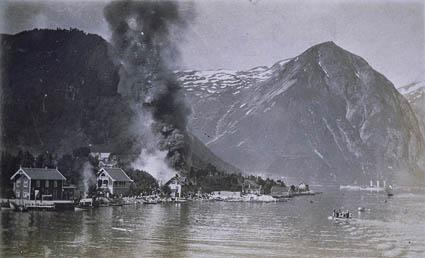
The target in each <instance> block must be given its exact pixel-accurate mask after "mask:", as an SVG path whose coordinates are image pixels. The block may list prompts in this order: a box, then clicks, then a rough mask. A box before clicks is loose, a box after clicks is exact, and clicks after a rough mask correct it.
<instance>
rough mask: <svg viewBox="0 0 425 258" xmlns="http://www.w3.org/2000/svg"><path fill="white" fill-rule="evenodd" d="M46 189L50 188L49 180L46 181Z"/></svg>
mask: <svg viewBox="0 0 425 258" xmlns="http://www.w3.org/2000/svg"><path fill="white" fill-rule="evenodd" d="M44 186H45V187H46V188H47V187H49V180H46V183H45V185H44Z"/></svg>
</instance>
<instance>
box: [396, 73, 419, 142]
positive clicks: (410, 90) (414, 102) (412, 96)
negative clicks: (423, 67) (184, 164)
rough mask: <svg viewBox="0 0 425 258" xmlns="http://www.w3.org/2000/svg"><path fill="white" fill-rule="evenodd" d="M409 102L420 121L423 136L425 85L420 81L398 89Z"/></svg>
mask: <svg viewBox="0 0 425 258" xmlns="http://www.w3.org/2000/svg"><path fill="white" fill-rule="evenodd" d="M398 91H399V92H400V93H401V94H403V96H404V97H405V98H406V99H407V101H409V103H410V106H411V107H412V108H413V110H414V111H415V114H416V117H417V118H418V120H419V125H420V128H421V132H422V135H425V83H424V82H421V81H418V82H413V83H410V84H408V85H405V86H403V87H400V88H398Z"/></svg>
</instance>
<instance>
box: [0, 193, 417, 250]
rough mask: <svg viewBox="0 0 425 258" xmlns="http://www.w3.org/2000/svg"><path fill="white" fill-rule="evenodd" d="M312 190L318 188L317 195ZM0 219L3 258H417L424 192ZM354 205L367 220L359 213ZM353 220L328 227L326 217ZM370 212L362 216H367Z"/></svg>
mask: <svg viewBox="0 0 425 258" xmlns="http://www.w3.org/2000/svg"><path fill="white" fill-rule="evenodd" d="M316 189H318V188H317V187H316ZM318 190H320V191H323V193H322V194H320V195H316V196H304V197H297V198H293V199H291V200H289V201H287V202H277V203H237V202H209V201H194V202H188V203H184V204H160V205H130V206H123V207H104V208H99V209H94V210H91V211H78V212H74V211H69V212H27V213H18V212H13V211H5V210H3V211H2V212H1V251H0V254H1V255H2V257H21V256H22V257H114V256H115V257H424V256H425V205H424V204H425V191H424V189H413V188H410V189H409V188H404V189H398V190H397V191H396V192H395V193H396V194H395V196H393V197H387V196H385V195H384V194H382V193H381V194H377V193H371V192H360V191H340V190H339V188H337V187H326V188H323V189H318ZM359 206H363V207H365V208H366V211H365V212H363V213H358V212H357V208H358V207H359ZM341 207H344V208H345V209H350V210H352V211H353V217H354V218H353V219H352V220H350V221H347V222H334V221H332V220H329V219H328V216H329V215H330V214H331V213H332V210H333V209H334V208H341ZM369 209H370V210H369Z"/></svg>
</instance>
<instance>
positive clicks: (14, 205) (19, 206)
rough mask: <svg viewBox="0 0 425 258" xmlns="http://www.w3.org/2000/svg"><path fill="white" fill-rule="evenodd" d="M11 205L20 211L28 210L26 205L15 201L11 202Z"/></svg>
mask: <svg viewBox="0 0 425 258" xmlns="http://www.w3.org/2000/svg"><path fill="white" fill-rule="evenodd" d="M10 207H11V208H12V209H13V210H14V211H20V212H24V211H28V207H26V206H25V205H18V204H16V203H14V202H10Z"/></svg>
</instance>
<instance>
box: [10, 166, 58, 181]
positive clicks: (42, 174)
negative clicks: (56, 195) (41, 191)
mask: <svg viewBox="0 0 425 258" xmlns="http://www.w3.org/2000/svg"><path fill="white" fill-rule="evenodd" d="M21 173H23V174H25V175H26V176H27V177H29V178H30V179H32V180H66V177H64V176H63V175H62V174H61V172H59V170H57V169H56V168H53V169H52V168H20V169H19V170H18V171H17V172H16V173H15V174H13V176H12V177H11V178H10V179H13V178H15V176H16V175H17V174H21Z"/></svg>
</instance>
